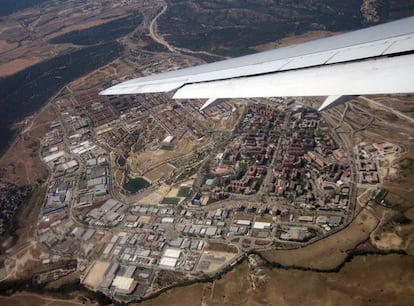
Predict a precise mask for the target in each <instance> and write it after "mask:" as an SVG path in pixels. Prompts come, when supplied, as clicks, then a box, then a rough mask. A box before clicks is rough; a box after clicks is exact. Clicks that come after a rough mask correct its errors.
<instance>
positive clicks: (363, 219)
mask: <svg viewBox="0 0 414 306" xmlns="http://www.w3.org/2000/svg"><path fill="white" fill-rule="evenodd" d="M377 224H378V220H377V219H376V218H375V217H374V216H373V215H372V214H371V213H370V212H369V211H367V210H363V211H361V213H360V214H359V215H358V216H357V217H356V218H355V219H354V221H353V222H352V223H351V224H350V225H349V226H348V227H347V228H346V229H344V230H342V231H340V232H339V233H337V234H333V235H332V236H329V237H327V238H325V239H322V240H319V241H318V242H316V243H313V244H311V245H308V246H306V247H303V248H300V249H295V250H271V251H264V252H261V254H262V255H263V257H265V258H266V259H267V260H269V261H271V262H276V263H279V264H281V265H283V266H298V267H305V268H312V269H320V270H329V269H335V268H336V267H337V266H339V265H340V264H341V263H342V262H343V261H344V259H345V258H346V256H347V251H349V250H352V249H354V248H355V247H356V246H357V245H358V244H359V243H361V242H363V241H365V240H367V239H369V237H370V233H371V232H372V231H373V230H374V229H375V227H376V226H377Z"/></svg>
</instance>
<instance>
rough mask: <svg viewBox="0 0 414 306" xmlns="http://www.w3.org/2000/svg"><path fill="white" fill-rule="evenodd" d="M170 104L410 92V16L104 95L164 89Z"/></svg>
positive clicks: (413, 33)
mask: <svg viewBox="0 0 414 306" xmlns="http://www.w3.org/2000/svg"><path fill="white" fill-rule="evenodd" d="M173 90H176V93H175V95H174V98H175V99H200V98H205V99H208V100H207V102H206V104H205V105H204V106H203V108H204V107H206V106H207V105H208V104H210V103H212V102H213V101H214V100H215V99H219V98H254V97H276V96H328V98H327V99H326V101H325V102H324V103H323V105H322V106H321V108H320V110H322V109H325V108H327V107H329V106H332V105H334V104H336V103H338V102H339V101H340V100H341V97H343V96H353V95H369V94H395V93H414V16H413V17H409V18H405V19H401V20H397V21H393V22H390V23H385V24H381V25H377V26H373V27H370V28H366V29H362V30H357V31H353V32H349V33H345V34H341V35H336V36H331V37H328V38H323V39H319V40H314V41H309V42H306V43H302V44H298V45H294V46H289V47H284V48H279V49H274V50H270V51H265V52H261V53H256V54H252V55H246V56H242V57H238V58H233V59H229V60H225V61H219V62H214V63H210V64H204V65H199V66H195V67H190V68H185V69H181V70H175V71H169V72H165V73H160V74H154V75H151V76H146V77H142V78H137V79H133V80H129V81H126V82H123V83H120V84H117V85H115V86H113V87H110V88H108V89H105V90H103V91H102V92H100V94H101V95H122V94H138V93H154V92H168V91H173Z"/></svg>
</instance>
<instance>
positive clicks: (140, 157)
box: [128, 136, 205, 171]
mask: <svg viewBox="0 0 414 306" xmlns="http://www.w3.org/2000/svg"><path fill="white" fill-rule="evenodd" d="M203 144H205V141H202V142H199V141H196V140H193V139H192V138H190V137H189V136H187V137H186V136H184V138H183V139H181V140H180V142H179V143H178V144H177V145H176V147H175V148H174V150H173V151H167V150H158V151H155V152H154V151H145V152H139V153H135V154H131V156H130V157H129V159H128V162H129V163H130V164H131V165H135V167H133V168H132V169H134V168H138V169H140V171H143V170H144V169H148V168H151V167H153V166H155V165H157V164H159V163H162V162H165V161H168V160H171V159H175V158H179V157H183V156H184V155H186V154H192V152H193V151H194V150H195V149H196V148H199V147H201V146H202V145H203Z"/></svg>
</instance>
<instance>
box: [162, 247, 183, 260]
mask: <svg viewBox="0 0 414 306" xmlns="http://www.w3.org/2000/svg"><path fill="white" fill-rule="evenodd" d="M180 255H181V251H180V250H177V249H166V250H165V252H164V257H171V258H179V257H180Z"/></svg>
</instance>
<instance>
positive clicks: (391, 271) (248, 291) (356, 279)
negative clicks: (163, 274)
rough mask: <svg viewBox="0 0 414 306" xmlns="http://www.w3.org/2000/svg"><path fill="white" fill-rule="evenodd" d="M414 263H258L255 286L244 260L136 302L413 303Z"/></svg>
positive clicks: (391, 259) (366, 259)
mask: <svg viewBox="0 0 414 306" xmlns="http://www.w3.org/2000/svg"><path fill="white" fill-rule="evenodd" d="M413 267H414V258H413V257H411V256H400V255H388V256H379V255H370V256H358V257H355V258H354V259H353V260H352V261H351V262H350V263H347V264H346V265H345V266H344V268H343V269H342V270H341V271H340V272H338V273H320V272H310V271H300V270H284V269H270V268H267V267H262V269H263V272H264V273H263V274H264V276H263V277H262V280H261V281H259V282H256V284H255V287H253V284H252V278H251V277H250V276H251V274H252V271H251V270H250V269H249V266H248V264H247V263H246V262H244V263H243V264H241V265H239V266H237V267H236V268H234V269H233V270H232V271H230V272H229V273H227V274H226V275H224V276H223V277H222V278H221V279H219V280H216V281H214V282H212V283H204V284H194V285H191V286H188V287H183V288H176V289H172V290H170V291H168V292H166V293H163V294H161V295H160V296H159V297H157V298H155V299H152V300H148V301H145V302H143V303H140V304H139V305H143V306H152V305H157V306H163V305H171V306H173V305H181V306H185V305H191V306H195V305H203V306H208V305H278V306H279V305H280V306H284V305H286V306H287V305H292V306H298V305H326V306H328V305H355V306H357V305H378V306H379V305H411V302H412V300H413V298H414V287H413V285H412V281H413V280H414V269H413ZM135 305H137V304H135Z"/></svg>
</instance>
